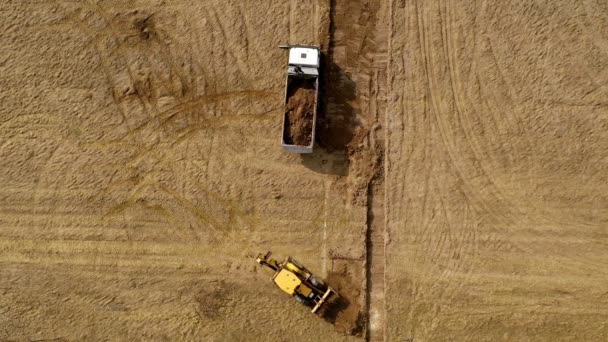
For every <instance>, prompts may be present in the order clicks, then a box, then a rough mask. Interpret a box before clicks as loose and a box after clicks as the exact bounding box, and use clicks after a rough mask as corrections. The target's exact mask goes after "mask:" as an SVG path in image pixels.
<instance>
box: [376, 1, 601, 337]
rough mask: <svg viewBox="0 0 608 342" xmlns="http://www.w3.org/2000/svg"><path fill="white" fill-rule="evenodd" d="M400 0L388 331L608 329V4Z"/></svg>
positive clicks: (470, 333) (390, 123) (392, 113)
mask: <svg viewBox="0 0 608 342" xmlns="http://www.w3.org/2000/svg"><path fill="white" fill-rule="evenodd" d="M601 3H602V2H599V1H577V2H574V1H504V2H496V1H393V2H392V10H391V18H392V24H391V25H392V26H391V27H392V29H391V32H392V38H393V39H392V40H391V58H390V60H391V62H390V67H389V68H390V70H389V74H390V75H392V77H391V79H390V80H389V82H390V90H389V91H390V94H391V95H390V97H389V105H388V107H389V108H390V109H389V110H388V111H387V130H386V131H387V132H388V133H387V135H388V136H387V139H386V140H387V145H388V149H387V158H386V160H387V164H386V165H385V167H386V170H387V178H386V189H387V191H388V193H387V201H388V204H387V207H388V210H387V221H386V222H387V231H388V236H389V238H388V239H389V241H390V242H389V243H388V245H387V253H386V259H387V261H386V263H387V268H386V279H387V280H386V293H387V299H388V300H387V303H388V305H387V311H388V312H389V315H388V322H387V325H386V326H387V329H388V331H387V333H388V336H389V340H393V339H394V340H399V339H402V340H403V339H405V340H410V341H444V340H451V341H605V340H606V339H608V325H607V323H606V322H608V292H607V291H608V288H607V287H606V284H608V249H607V248H606V247H607V245H606V242H607V241H608V196H607V194H608V133H607V132H608V131H607V128H608V102H607V101H606V99H608V87H606V85H607V84H608V69H607V68H606V67H607V66H608V45H607V44H608V40H607V39H606V37H608V35H607V33H608V21H607V18H608V7H607V6H606V3H605V2H603V4H601Z"/></svg>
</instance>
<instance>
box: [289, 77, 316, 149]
mask: <svg viewBox="0 0 608 342" xmlns="http://www.w3.org/2000/svg"><path fill="white" fill-rule="evenodd" d="M288 96H289V98H288V99H287V105H286V106H285V132H284V134H285V137H284V139H285V143H287V144H293V145H299V146H308V145H310V142H311V140H312V126H313V118H314V114H315V79H302V78H295V79H294V80H293V81H292V83H291V84H289V91H288Z"/></svg>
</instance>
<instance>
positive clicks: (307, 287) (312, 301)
mask: <svg viewBox="0 0 608 342" xmlns="http://www.w3.org/2000/svg"><path fill="white" fill-rule="evenodd" d="M271 254H272V253H271V252H268V253H266V254H260V255H258V257H257V259H256V261H257V263H258V264H260V265H263V266H266V267H268V268H270V269H271V270H273V271H274V274H273V276H272V281H273V282H274V283H275V285H276V286H277V287H278V288H279V289H281V290H282V291H283V292H285V293H287V294H288V295H290V296H292V297H293V298H294V299H295V300H296V301H298V302H300V303H302V304H304V305H306V306H308V307H310V308H311V312H312V313H318V312H320V311H319V309H321V308H323V307H324V306H325V305H328V304H329V300H330V299H335V298H337V297H338V296H339V295H338V293H337V292H336V291H335V290H334V289H332V288H331V287H329V286H327V285H326V284H325V282H323V281H322V280H321V279H319V278H318V277H317V276H315V275H314V274H312V273H311V272H310V271H309V270H307V269H306V267H304V266H303V265H302V264H300V263H299V262H297V261H296V260H294V259H293V258H291V257H287V258H285V260H284V261H283V262H281V263H279V262H277V261H276V260H275V259H272V258H270V256H271Z"/></svg>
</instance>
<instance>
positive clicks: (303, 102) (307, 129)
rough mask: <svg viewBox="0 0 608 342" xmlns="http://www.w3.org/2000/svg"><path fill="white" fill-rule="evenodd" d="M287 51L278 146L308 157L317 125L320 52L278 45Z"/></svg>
mask: <svg viewBox="0 0 608 342" xmlns="http://www.w3.org/2000/svg"><path fill="white" fill-rule="evenodd" d="M279 47H280V48H282V49H287V50H289V60H288V65H287V79H286V82H285V102H284V104H285V112H284V115H283V132H282V136H281V146H282V147H283V149H284V150H285V151H287V152H292V153H312V151H313V146H314V144H315V129H316V125H317V101H318V98H319V66H320V60H321V50H320V48H319V47H318V46H312V45H281V46H279Z"/></svg>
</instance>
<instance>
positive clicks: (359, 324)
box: [322, 273, 365, 336]
mask: <svg viewBox="0 0 608 342" xmlns="http://www.w3.org/2000/svg"><path fill="white" fill-rule="evenodd" d="M349 278H350V277H348V276H346V275H344V274H341V273H330V274H329V276H328V277H327V281H328V283H329V284H330V285H331V287H332V288H333V289H334V290H336V291H337V292H338V294H339V295H340V297H335V298H334V299H333V300H332V301H331V303H329V304H328V305H327V306H326V308H325V310H324V311H323V313H322V316H323V318H324V319H325V320H326V321H328V322H330V323H331V324H333V325H334V326H335V327H336V330H337V331H338V332H340V333H343V334H348V335H353V336H363V331H364V327H365V318H364V316H363V314H362V312H361V305H360V304H359V303H358V302H357V298H359V293H360V290H359V289H357V288H356V287H355V286H354V284H353V282H352V281H351V280H350V279H349Z"/></svg>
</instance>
